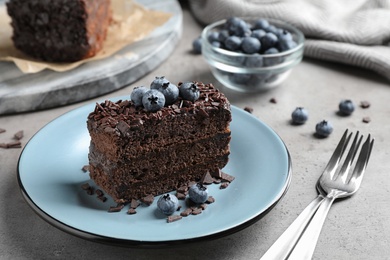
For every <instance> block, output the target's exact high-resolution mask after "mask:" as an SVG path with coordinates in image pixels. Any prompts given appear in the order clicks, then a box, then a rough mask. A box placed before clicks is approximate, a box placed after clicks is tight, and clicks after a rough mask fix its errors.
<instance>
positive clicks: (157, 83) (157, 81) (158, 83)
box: [150, 76, 169, 89]
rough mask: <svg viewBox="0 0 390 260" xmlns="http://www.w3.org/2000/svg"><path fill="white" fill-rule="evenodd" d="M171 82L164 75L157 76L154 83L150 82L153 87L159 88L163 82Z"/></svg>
mask: <svg viewBox="0 0 390 260" xmlns="http://www.w3.org/2000/svg"><path fill="white" fill-rule="evenodd" d="M165 83H169V80H167V79H166V78H165V77H164V76H161V77H156V78H155V79H154V80H153V81H152V83H151V84H150V88H151V89H159V88H161V87H162V85H163V84H165Z"/></svg>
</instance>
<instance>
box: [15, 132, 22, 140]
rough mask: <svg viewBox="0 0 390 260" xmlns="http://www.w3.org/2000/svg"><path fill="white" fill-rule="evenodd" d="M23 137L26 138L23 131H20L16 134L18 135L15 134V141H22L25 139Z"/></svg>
mask: <svg viewBox="0 0 390 260" xmlns="http://www.w3.org/2000/svg"><path fill="white" fill-rule="evenodd" d="M23 136H24V134H23V130H20V131H18V132H16V133H15V134H14V139H15V140H20V139H22V138H23Z"/></svg>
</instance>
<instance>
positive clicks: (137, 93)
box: [130, 86, 148, 107]
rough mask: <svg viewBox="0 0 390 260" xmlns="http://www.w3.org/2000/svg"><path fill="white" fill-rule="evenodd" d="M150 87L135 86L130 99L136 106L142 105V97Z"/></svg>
mask: <svg viewBox="0 0 390 260" xmlns="http://www.w3.org/2000/svg"><path fill="white" fill-rule="evenodd" d="M147 90H148V89H147V88H145V87H144V86H139V87H135V88H134V89H133V91H132V92H131V94H130V99H131V101H133V103H134V105H135V106H136V107H139V106H142V97H143V96H144V94H145V92H146V91H147Z"/></svg>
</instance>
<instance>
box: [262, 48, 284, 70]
mask: <svg viewBox="0 0 390 260" xmlns="http://www.w3.org/2000/svg"><path fill="white" fill-rule="evenodd" d="M277 53H279V51H278V49H276V48H270V49H268V50H266V51H265V52H264V54H277ZM282 61H283V57H264V62H263V63H264V66H265V67H269V66H274V65H277V64H279V63H282Z"/></svg>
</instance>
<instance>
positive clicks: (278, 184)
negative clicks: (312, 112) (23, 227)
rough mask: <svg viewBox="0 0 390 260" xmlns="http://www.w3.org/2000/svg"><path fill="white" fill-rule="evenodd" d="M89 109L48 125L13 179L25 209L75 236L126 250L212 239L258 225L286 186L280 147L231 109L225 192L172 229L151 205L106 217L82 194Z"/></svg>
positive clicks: (287, 172)
mask: <svg viewBox="0 0 390 260" xmlns="http://www.w3.org/2000/svg"><path fill="white" fill-rule="evenodd" d="M121 98H122V99H124V98H125V97H121ZM118 99H119V98H118ZM94 107H95V104H90V105H86V106H83V107H80V108H78V109H75V110H73V111H71V112H68V113H66V114H64V115H62V116H60V117H58V118H57V119H55V120H54V121H52V122H50V123H49V124H47V125H46V126H45V127H43V128H42V129H41V130H40V131H39V132H38V133H36V134H35V135H34V137H33V138H31V140H30V141H29V142H28V144H27V145H26V147H25V148H24V150H23V152H22V154H21V156H20V158H19V165H18V179H19V184H20V187H21V190H22V194H23V196H24V197H25V199H26V201H27V202H28V204H29V205H30V206H31V207H32V208H33V209H34V211H35V212H36V213H37V214H38V215H39V216H41V217H42V218H43V219H44V220H46V221H48V222H49V223H51V224H52V225H54V226H55V227H57V228H59V229H61V230H64V231H66V232H69V233H71V234H73V235H76V236H79V237H82V238H85V239H89V240H93V241H98V242H105V243H111V244H116V245H126V246H138V245H148V246H150V245H156V246H157V245H158V246H162V245H167V244H177V243H185V242H193V241H199V240H205V239H213V238H218V237H221V236H225V235H228V234H231V233H233V232H236V231H238V230H241V229H243V228H245V227H247V226H249V225H251V224H253V223H254V222H256V221H257V220H259V219H260V218H261V217H262V216H263V215H265V214H266V213H267V212H268V211H269V210H270V209H271V208H272V207H273V206H274V205H275V204H276V203H277V202H278V201H279V200H280V199H281V198H282V196H283V195H284V194H285V192H286V190H287V188H288V186H289V183H290V178H291V160H290V156H289V153H288V151H287V149H286V146H285V145H284V143H283V141H282V140H281V139H280V138H279V136H278V135H277V134H276V133H275V132H274V131H273V130H272V129H270V128H269V127H268V126H267V125H265V124H264V123H263V122H261V121H260V120H258V119H257V118H255V117H254V116H252V115H251V114H249V113H247V112H245V111H244V110H241V109H239V108H236V107H234V106H232V113H233V121H232V124H231V130H232V141H231V155H230V160H229V163H228V165H227V166H226V167H225V168H224V169H223V171H224V172H226V173H228V174H230V175H233V176H235V178H236V179H235V180H234V181H233V182H232V183H231V184H230V186H229V187H228V188H227V189H222V190H221V189H220V188H219V185H215V184H213V185H211V186H209V195H211V196H213V197H214V198H215V200H216V202H215V203H213V204H210V205H209V206H208V207H207V209H206V210H205V211H203V213H202V214H200V215H197V216H192V215H191V216H188V217H186V218H183V219H182V220H180V221H176V222H173V223H167V222H166V219H165V217H162V216H161V215H159V214H158V212H157V210H156V208H157V207H156V200H155V201H154V203H153V204H152V205H151V206H149V207H146V206H140V207H139V208H137V214H135V215H127V213H126V212H127V207H125V208H124V209H123V210H122V211H121V212H118V213H108V212H107V210H108V208H109V207H110V206H115V205H116V204H115V203H114V202H113V201H112V200H110V199H109V200H108V201H107V202H105V203H103V202H101V201H99V200H98V199H97V198H96V195H88V194H87V193H86V192H85V191H84V190H82V189H81V185H82V184H83V183H86V182H89V183H90V184H91V185H94V184H93V182H92V181H90V180H89V176H88V173H84V172H83V171H82V170H81V168H82V167H83V166H84V165H86V164H88V147H89V142H90V138H89V134H88V131H87V127H86V120H87V116H88V114H89V113H90V112H91V111H93V109H94ZM181 203H183V202H181ZM183 205H184V204H183Z"/></svg>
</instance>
